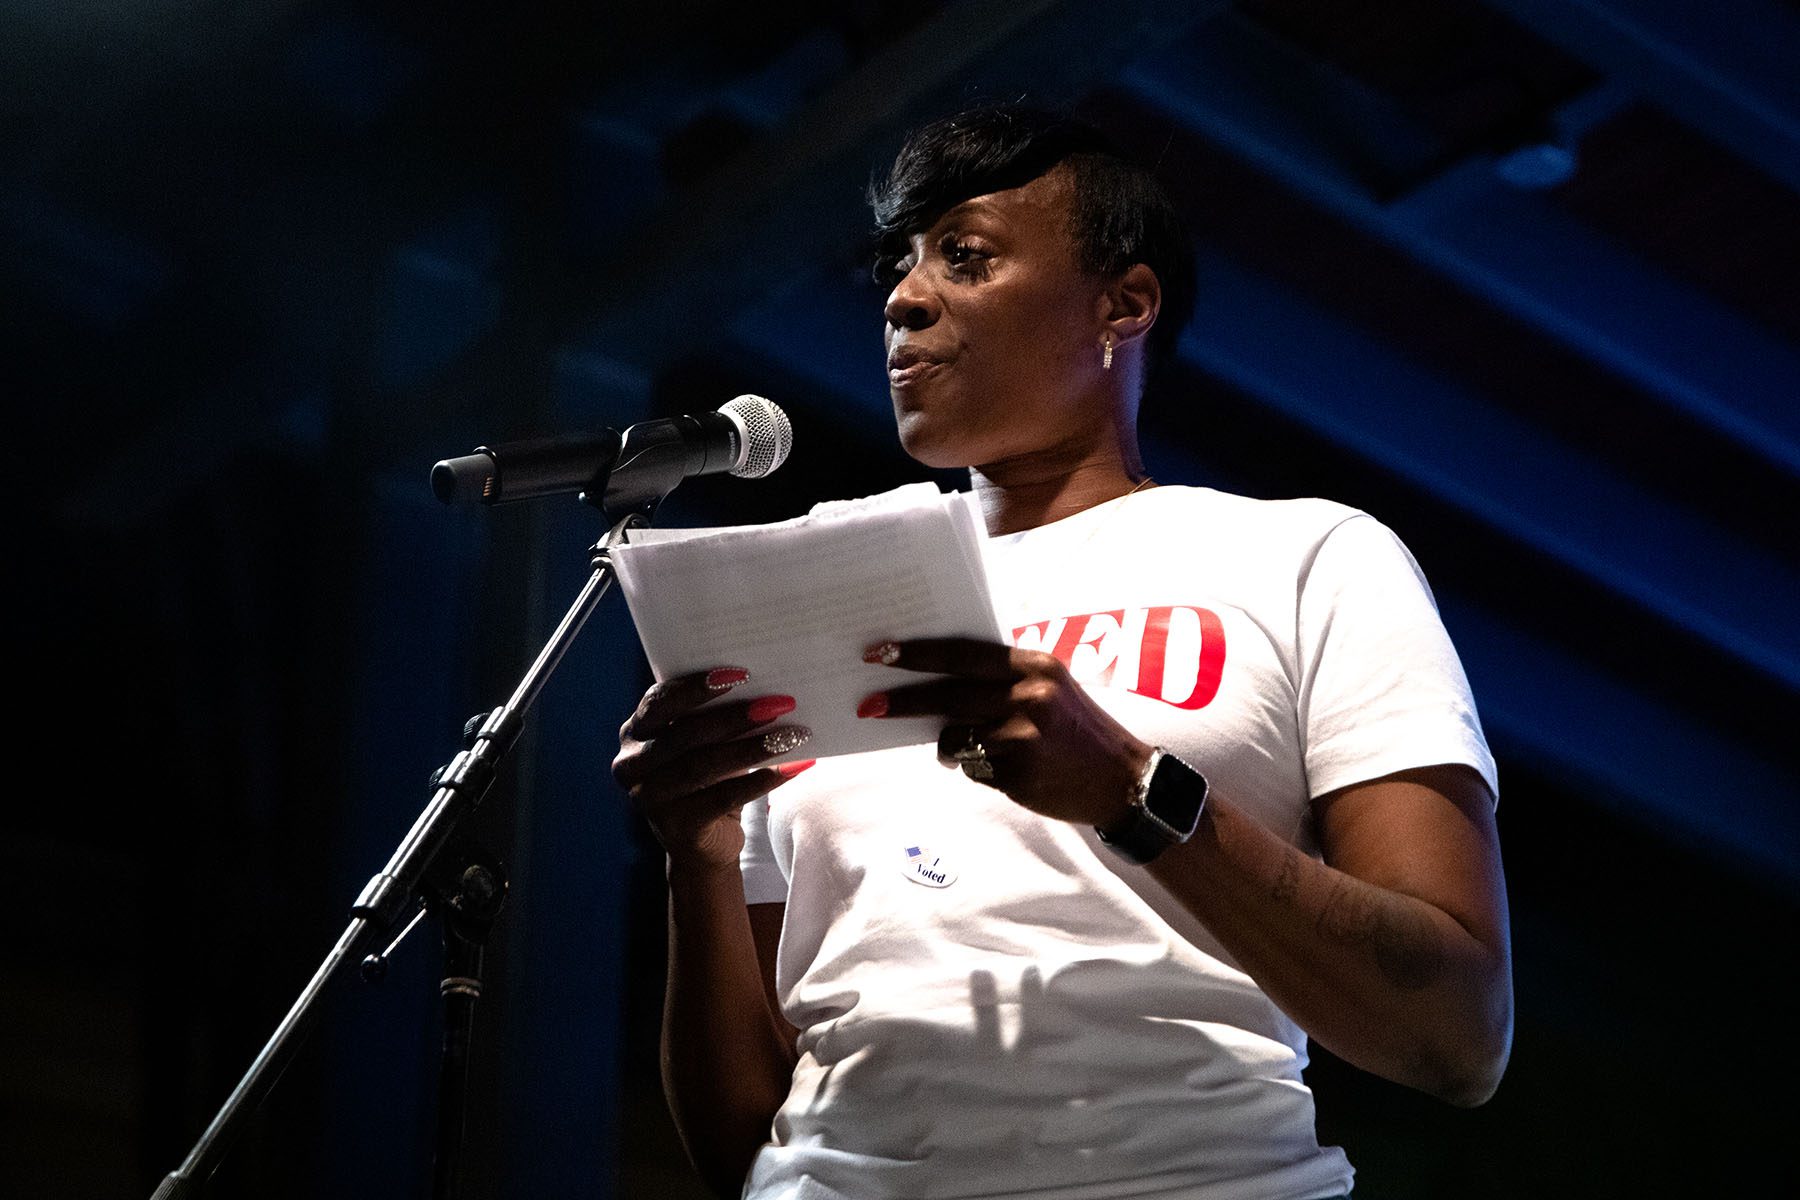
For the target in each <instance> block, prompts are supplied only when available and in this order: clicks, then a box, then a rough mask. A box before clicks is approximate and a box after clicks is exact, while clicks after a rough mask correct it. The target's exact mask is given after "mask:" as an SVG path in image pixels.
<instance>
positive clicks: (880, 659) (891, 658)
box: [863, 642, 900, 667]
mask: <svg viewBox="0 0 1800 1200" xmlns="http://www.w3.org/2000/svg"><path fill="white" fill-rule="evenodd" d="M863 661H864V662H866V663H879V664H880V665H882V666H884V667H891V666H893V665H894V664H895V663H897V662H899V661H900V643H899V642H877V643H876V644H875V645H873V646H870V647H869V648H868V649H867V650H864V651H863Z"/></svg>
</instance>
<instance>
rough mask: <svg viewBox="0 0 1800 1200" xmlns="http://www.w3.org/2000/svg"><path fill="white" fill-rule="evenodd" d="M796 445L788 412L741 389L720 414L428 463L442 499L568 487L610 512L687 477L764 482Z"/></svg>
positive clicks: (493, 500) (636, 504)
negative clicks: (728, 475)
mask: <svg viewBox="0 0 1800 1200" xmlns="http://www.w3.org/2000/svg"><path fill="white" fill-rule="evenodd" d="M793 445H794V431H793V426H792V425H790V424H789V422H788V418H787V414H786V413H784V412H782V411H781V409H780V408H779V407H778V406H777V405H775V404H772V403H770V402H769V401H767V400H765V399H763V398H762V397H761V396H739V397H738V398H737V399H735V400H732V401H731V402H729V403H728V404H725V405H724V406H722V407H721V408H720V409H719V410H718V411H717V412H710V413H702V414H700V415H699V416H687V417H662V418H659V419H657V420H654V421H639V422H638V423H637V424H636V425H633V426H631V427H630V428H628V429H626V430H625V432H624V434H623V435H621V434H619V433H618V432H617V431H616V430H612V429H603V430H601V431H600V432H599V433H598V434H583V435H577V436H573V437H557V438H538V439H535V440H532V441H525V442H509V443H507V444H505V445H502V446H477V447H476V448H475V453H473V454H465V455H463V456H462V457H461V458H446V459H444V460H443V461H442V462H439V463H438V464H437V465H435V466H434V467H432V468H431V490H432V492H433V493H434V494H435V495H436V496H437V498H438V499H439V500H442V501H443V502H444V503H445V504H452V503H457V502H461V501H468V500H478V501H480V502H481V503H483V504H505V503H508V502H510V501H514V500H532V499H535V498H537V497H539V496H555V495H561V494H564V493H567V492H585V493H588V495H587V496H584V497H583V498H584V499H591V498H592V497H593V495H594V494H595V493H599V494H600V495H601V496H602V497H603V498H602V499H601V501H600V504H601V507H603V508H606V509H609V510H613V509H618V510H625V509H641V508H644V507H645V506H646V505H647V506H649V507H654V506H655V504H656V502H657V501H659V500H661V499H662V498H663V497H664V496H666V495H667V494H668V493H669V492H670V491H672V490H674V488H675V485H676V484H678V483H680V482H681V481H682V480H683V479H686V478H687V477H688V476H690V475H716V474H719V473H720V472H730V473H731V474H733V475H736V476H739V477H740V478H744V479H761V478H762V477H763V476H764V475H767V474H769V473H770V472H771V471H773V470H774V469H775V468H776V467H779V466H780V465H781V464H782V463H783V462H785V461H786V460H787V456H788V451H789V450H791V449H792V448H793Z"/></svg>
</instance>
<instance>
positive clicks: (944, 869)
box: [900, 846, 956, 888]
mask: <svg viewBox="0 0 1800 1200" xmlns="http://www.w3.org/2000/svg"><path fill="white" fill-rule="evenodd" d="M900 869H901V870H902V871H903V872H904V873H905V875H906V877H907V878H908V879H910V880H912V881H913V882H914V883H916V884H919V885H920V886H921V887H930V888H947V887H949V886H950V885H951V884H953V883H955V882H956V868H955V867H953V866H951V865H950V862H949V860H948V859H946V858H945V857H944V856H943V855H941V854H939V853H938V852H937V851H935V850H933V849H932V848H931V847H929V846H908V847H906V859H905V861H904V862H903V863H901V865H900Z"/></svg>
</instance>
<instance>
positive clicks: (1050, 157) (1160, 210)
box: [869, 104, 1194, 364]
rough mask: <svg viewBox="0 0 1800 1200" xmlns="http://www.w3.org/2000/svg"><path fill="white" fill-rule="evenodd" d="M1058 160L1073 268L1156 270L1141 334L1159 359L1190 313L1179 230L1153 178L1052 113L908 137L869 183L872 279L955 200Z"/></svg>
mask: <svg viewBox="0 0 1800 1200" xmlns="http://www.w3.org/2000/svg"><path fill="white" fill-rule="evenodd" d="M1065 163H1066V164H1067V165H1068V167H1069V170H1070V174H1071V178H1072V181H1073V184H1074V188H1073V192H1074V199H1073V203H1072V205H1071V207H1072V209H1073V213H1072V214H1071V215H1072V221H1073V228H1072V229H1071V230H1070V232H1071V234H1072V235H1073V237H1074V241H1075V251H1076V260H1077V262H1078V264H1079V265H1080V267H1081V269H1082V270H1084V271H1087V272H1090V273H1092V274H1095V275H1118V274H1120V273H1122V272H1124V271H1125V270H1127V269H1129V268H1130V267H1131V266H1132V265H1133V264H1136V263H1143V264H1144V265H1145V266H1147V267H1149V268H1150V269H1151V270H1152V271H1154V272H1155V273H1156V278H1157V281H1158V282H1159V283H1161V284H1162V311H1161V312H1160V313H1159V314H1158V316H1157V320H1156V324H1155V325H1154V326H1152V327H1151V330H1150V333H1149V335H1148V336H1149V351H1150V355H1149V358H1150V362H1151V363H1152V364H1156V363H1160V362H1162V361H1165V360H1166V359H1167V358H1168V357H1169V356H1170V355H1171V353H1172V351H1173V349H1174V345H1175V339H1176V338H1177V337H1179V336H1180V333H1181V330H1182V329H1183V328H1184V327H1185V326H1186V325H1187V323H1188V318H1189V317H1190V316H1192V314H1193V310H1194V253H1193V247H1192V245H1191V243H1190V242H1189V239H1188V234H1187V227H1186V225H1185V224H1184V223H1183V222H1182V220H1181V216H1180V214H1179V213H1178V212H1177V211H1176V209H1175V204H1174V201H1172V200H1171V199H1170V198H1169V194H1168V193H1167V192H1166V191H1165V190H1164V189H1163V186H1162V185H1161V184H1160V183H1158V182H1157V180H1156V177H1155V175H1153V174H1152V173H1151V172H1150V171H1149V170H1148V169H1146V168H1145V167H1144V166H1142V165H1141V164H1139V163H1137V162H1135V161H1133V160H1132V159H1130V158H1128V157H1126V155H1125V154H1124V152H1123V151H1121V150H1120V149H1119V148H1118V147H1117V146H1115V145H1114V144H1113V143H1112V141H1111V140H1110V139H1108V138H1107V136H1106V135H1105V134H1103V133H1101V132H1100V131H1099V130H1097V129H1095V128H1094V127H1093V126H1091V125H1088V124H1086V123H1084V122H1082V121H1078V120H1076V119H1074V118H1073V117H1070V116H1067V115H1064V114H1061V113H1056V112H1050V111H1046V110H1043V109H1035V108H1027V107H1024V106H1022V105H1013V104H1005V105H983V106H981V107H979V108H971V109H968V110H966V111H964V112H959V113H956V114H954V115H953V116H948V117H943V118H941V119H939V120H936V121H933V122H932V123H931V124H929V125H925V126H922V127H921V128H919V129H917V130H915V131H914V132H913V133H912V134H911V135H910V136H909V137H908V138H907V139H906V144H905V145H903V146H902V147H901V148H900V153H899V154H898V155H897V156H895V158H894V165H893V166H892V167H891V168H890V169H889V171H888V174H887V178H886V179H885V180H882V179H878V180H876V181H875V182H873V183H871V184H870V186H869V206H870V207H871V208H873V209H874V210H875V274H876V279H877V280H878V281H881V282H883V283H887V282H889V281H890V277H891V275H892V271H893V267H894V264H896V263H898V262H899V261H900V260H901V259H902V258H904V257H905V256H906V255H907V254H908V253H909V252H910V250H911V245H910V239H911V237H912V235H913V234H915V233H918V232H919V231H920V230H922V229H926V228H928V227H929V226H930V225H931V223H932V222H933V221H935V220H937V219H938V217H940V216H942V215H943V214H944V213H945V212H948V211H949V210H950V209H951V208H953V207H955V206H956V205H958V204H960V203H962V202H963V201H964V200H967V199H969V198H970V197H971V196H982V195H986V194H987V193H989V192H999V191H1005V190H1007V189H1008V188H1015V187H1023V186H1024V185H1025V184H1027V183H1030V182H1031V181H1032V180H1034V179H1036V178H1038V177H1039V176H1042V175H1046V174H1048V173H1049V172H1050V171H1051V170H1053V169H1054V168H1056V167H1058V166H1061V165H1063V164H1065Z"/></svg>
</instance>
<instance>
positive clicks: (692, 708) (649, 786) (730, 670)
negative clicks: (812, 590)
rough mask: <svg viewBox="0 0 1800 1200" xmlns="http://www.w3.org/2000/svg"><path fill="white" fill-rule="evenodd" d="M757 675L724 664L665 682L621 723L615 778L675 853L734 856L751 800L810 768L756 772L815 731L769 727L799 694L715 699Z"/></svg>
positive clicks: (709, 860) (684, 858)
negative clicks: (727, 700)
mask: <svg viewBox="0 0 1800 1200" xmlns="http://www.w3.org/2000/svg"><path fill="white" fill-rule="evenodd" d="M749 678H750V673H749V672H748V671H746V670H744V669H743V668H741V667H716V668H714V669H713V670H711V671H700V672H696V673H695V674H692V675H684V676H682V677H680V678H678V679H668V680H664V681H663V682H662V683H659V684H656V685H655V686H654V687H652V688H651V689H650V690H649V691H647V692H645V693H644V698H643V699H642V700H641V701H639V702H638V706H637V711H636V712H634V713H632V714H631V716H630V717H629V718H628V719H627V720H626V721H625V724H624V725H622V726H621V727H620V728H619V754H618V757H617V758H615V759H613V778H614V779H616V780H617V781H618V783H619V786H620V787H622V788H624V789H625V791H626V794H627V795H629V796H630V797H631V801H632V803H633V804H635V805H636V806H637V809H638V811H639V812H640V813H642V814H643V815H644V819H645V820H647V821H648V822H649V823H650V831H651V832H652V833H654V834H655V835H656V840H657V841H659V842H661V843H662V846H663V849H664V850H667V851H668V852H669V856H670V858H672V859H676V860H679V861H681V862H684V863H696V864H705V865H723V864H725V863H735V862H736V861H737V857H738V853H739V852H740V851H741V850H742V849H743V848H744V828H743V825H742V824H741V823H740V822H739V819H738V814H739V813H740V812H741V811H742V809H743V807H744V805H746V804H748V803H749V802H750V801H752V800H754V799H756V798H757V797H758V796H763V795H766V794H768V793H769V792H771V791H773V790H774V789H775V788H777V787H779V786H780V785H781V784H783V783H786V782H787V781H788V780H789V779H792V778H793V777H794V776H795V775H798V774H799V773H800V772H801V771H804V770H805V769H806V768H807V767H809V766H811V765H812V764H811V763H810V762H795V763H784V764H783V765H781V766H779V767H769V768H763V769H760V770H757V769H754V768H756V766H757V764H758V763H762V762H766V761H767V760H769V759H771V758H774V757H776V756H777V755H781V754H786V753H787V752H788V751H790V750H792V749H793V748H794V747H796V746H798V745H800V744H801V743H802V742H804V741H806V739H807V738H809V737H811V736H812V733H811V731H810V730H808V729H807V728H806V727H805V726H803V725H792V724H789V725H775V726H770V722H772V721H774V720H776V719H777V718H779V717H782V716H785V715H786V714H788V713H790V712H792V711H794V698H793V697H792V696H762V697H758V698H756V699H750V700H740V701H733V702H731V703H715V701H718V698H719V697H720V696H722V695H723V694H724V693H726V692H728V691H730V690H731V689H733V688H735V687H737V686H739V685H740V684H742V683H744V682H746V681H747V680H748V679H749Z"/></svg>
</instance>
